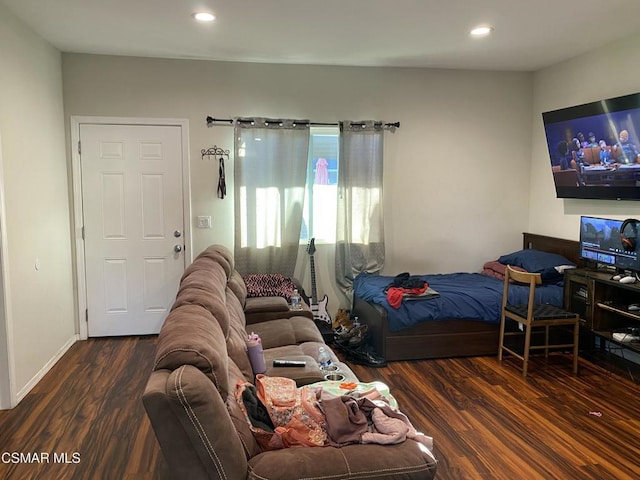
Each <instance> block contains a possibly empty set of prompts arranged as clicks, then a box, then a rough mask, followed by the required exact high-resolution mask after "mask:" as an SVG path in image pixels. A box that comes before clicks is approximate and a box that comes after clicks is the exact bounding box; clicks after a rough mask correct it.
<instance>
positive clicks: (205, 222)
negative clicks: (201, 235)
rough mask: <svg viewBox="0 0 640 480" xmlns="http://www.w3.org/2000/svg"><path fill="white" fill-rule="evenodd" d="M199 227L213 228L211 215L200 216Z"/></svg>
mask: <svg viewBox="0 0 640 480" xmlns="http://www.w3.org/2000/svg"><path fill="white" fill-rule="evenodd" d="M198 228H211V217H204V216H198Z"/></svg>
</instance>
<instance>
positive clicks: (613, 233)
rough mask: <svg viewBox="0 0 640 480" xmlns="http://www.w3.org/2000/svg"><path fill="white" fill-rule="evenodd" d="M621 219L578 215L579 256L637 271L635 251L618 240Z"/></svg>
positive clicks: (639, 266)
mask: <svg viewBox="0 0 640 480" xmlns="http://www.w3.org/2000/svg"><path fill="white" fill-rule="evenodd" d="M622 223H623V221H622V220H613V219H609V218H598V217H587V216H582V217H580V258H583V259H585V260H590V261H593V262H596V263H597V264H600V265H604V266H611V267H616V268H618V269H621V270H633V271H636V272H637V271H639V270H640V264H639V263H638V252H637V251H633V252H630V251H626V250H625V249H624V248H623V247H622V241H621V240H620V229H621V227H622Z"/></svg>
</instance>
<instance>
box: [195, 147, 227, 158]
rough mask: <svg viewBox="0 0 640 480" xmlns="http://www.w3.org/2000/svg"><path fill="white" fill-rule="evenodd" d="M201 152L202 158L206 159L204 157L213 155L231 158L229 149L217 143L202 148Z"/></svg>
mask: <svg viewBox="0 0 640 480" xmlns="http://www.w3.org/2000/svg"><path fill="white" fill-rule="evenodd" d="M200 153H201V154H202V158H203V159H204V157H205V156H206V157H209V158H211V156H212V155H213V156H214V157H220V156H223V157H227V159H228V158H229V150H225V149H223V148H221V147H218V146H217V145H214V146H213V147H209V148H207V149H204V148H203V149H202V150H200Z"/></svg>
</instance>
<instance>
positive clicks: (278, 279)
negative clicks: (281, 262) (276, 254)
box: [242, 273, 296, 301]
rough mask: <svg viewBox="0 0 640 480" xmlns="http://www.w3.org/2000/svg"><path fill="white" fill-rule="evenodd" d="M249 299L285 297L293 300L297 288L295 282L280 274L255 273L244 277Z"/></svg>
mask: <svg viewBox="0 0 640 480" xmlns="http://www.w3.org/2000/svg"><path fill="white" fill-rule="evenodd" d="M242 278H243V280H244V283H245V285H246V286H247V297H284V298H285V299H286V300H287V301H289V300H291V295H293V290H294V289H295V288H296V287H295V285H294V284H293V280H292V279H291V278H289V277H285V276H284V275H281V274H279V273H254V274H250V275H244V276H243V277H242Z"/></svg>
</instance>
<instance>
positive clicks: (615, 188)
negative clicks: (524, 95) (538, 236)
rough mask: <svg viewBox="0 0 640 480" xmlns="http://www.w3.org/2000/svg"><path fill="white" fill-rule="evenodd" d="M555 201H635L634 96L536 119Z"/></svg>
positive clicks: (639, 179) (639, 143) (639, 167)
mask: <svg viewBox="0 0 640 480" xmlns="http://www.w3.org/2000/svg"><path fill="white" fill-rule="evenodd" d="M542 121H543V123H544V131H545V134H546V137H547V147H548V149H549V158H550V165H551V170H552V173H553V180H554V183H555V187H556V194H557V196H558V198H590V199H598V198H602V199H612V200H640V150H639V149H640V93H635V94H632V95H626V96H623V97H616V98H610V99H607V100H600V101H598V102H592V103H586V104H583V105H576V106H573V107H568V108H563V109H560V110H553V111H550V112H545V113H543V114H542Z"/></svg>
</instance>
